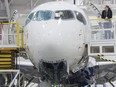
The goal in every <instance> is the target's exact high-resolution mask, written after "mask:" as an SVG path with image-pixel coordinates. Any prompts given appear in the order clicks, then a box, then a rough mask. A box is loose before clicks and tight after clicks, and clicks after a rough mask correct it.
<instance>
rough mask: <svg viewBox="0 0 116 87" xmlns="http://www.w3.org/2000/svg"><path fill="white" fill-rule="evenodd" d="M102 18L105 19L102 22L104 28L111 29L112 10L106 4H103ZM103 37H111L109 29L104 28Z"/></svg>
mask: <svg viewBox="0 0 116 87" xmlns="http://www.w3.org/2000/svg"><path fill="white" fill-rule="evenodd" d="M101 17H102V18H103V19H105V21H104V23H103V27H104V29H111V28H112V21H111V18H112V10H111V9H110V7H109V6H108V5H106V6H105V9H104V10H103V11H102V16H101ZM105 39H113V36H112V32H111V30H105Z"/></svg>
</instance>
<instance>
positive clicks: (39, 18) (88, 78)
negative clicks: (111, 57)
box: [20, 1, 116, 87]
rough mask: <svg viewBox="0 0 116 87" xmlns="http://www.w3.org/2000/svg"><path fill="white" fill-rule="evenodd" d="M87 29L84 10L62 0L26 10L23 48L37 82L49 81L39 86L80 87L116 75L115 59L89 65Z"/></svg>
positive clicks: (106, 80) (88, 24) (87, 23)
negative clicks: (27, 13)
mask: <svg viewBox="0 0 116 87" xmlns="http://www.w3.org/2000/svg"><path fill="white" fill-rule="evenodd" d="M89 29H90V23H89V19H88V17H87V15H86V14H85V12H84V11H83V10H82V9H80V8H79V7H78V6H75V5H74V4H69V3H67V2H64V1H55V2H47V3H44V4H42V5H40V6H37V7H36V8H34V9H33V10H32V11H31V12H30V14H29V15H28V17H27V20H26V23H25V26H24V39H25V50H26V53H27V54H28V56H29V59H30V60H31V62H32V64H33V65H34V67H35V68H36V69H37V72H38V73H39V77H40V80H41V82H40V84H41V83H42V82H46V83H50V85H49V86H48V84H47V85H46V86H42V85H41V86H40V87H64V86H63V84H65V85H66V87H68V86H69V87H70V85H76V86H78V87H81V86H86V85H91V84H93V83H94V82H95V80H98V82H101V83H105V82H108V81H109V80H108V79H110V78H111V77H109V76H111V75H112V76H115V75H116V74H115V72H116V67H115V66H116V64H115V63H110V64H102V65H93V66H91V67H89V57H88V55H87V44H88V39H87V38H88V35H87V34H86V33H87V31H88V30H89ZM23 65H24V64H23ZM22 67H23V68H24V66H22ZM106 67H107V69H106ZM20 68H21V67H20ZM28 68H29V66H28ZM23 71H24V69H23V70H22V72H23ZM30 71H33V70H30ZM98 72H99V73H98ZM104 72H105V73H104ZM108 72H112V73H111V74H110V73H108ZM26 73H27V72H26ZM107 73H108V74H107ZM101 74H102V75H101ZM33 75H34V74H33ZM99 75H100V77H97V76H99ZM105 76H107V77H108V78H107V77H105ZM105 78H107V79H105ZM99 79H101V80H102V81H100V80H99ZM115 79H116V77H114V78H113V79H111V80H115ZM71 87H74V86H71Z"/></svg>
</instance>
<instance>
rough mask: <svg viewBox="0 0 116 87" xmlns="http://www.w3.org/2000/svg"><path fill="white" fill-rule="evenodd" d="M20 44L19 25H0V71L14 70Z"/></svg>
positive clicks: (21, 45)
mask: <svg viewBox="0 0 116 87" xmlns="http://www.w3.org/2000/svg"><path fill="white" fill-rule="evenodd" d="M22 43H23V41H22V34H21V33H20V25H19V23H14V22H12V23H0V69H16V64H17V61H16V57H17V53H18V52H19V49H20V48H22V47H23V44H22Z"/></svg>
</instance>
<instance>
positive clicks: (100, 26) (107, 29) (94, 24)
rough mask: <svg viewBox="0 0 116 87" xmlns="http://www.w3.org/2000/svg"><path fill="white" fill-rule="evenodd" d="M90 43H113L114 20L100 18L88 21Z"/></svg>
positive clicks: (115, 26)
mask: <svg viewBox="0 0 116 87" xmlns="http://www.w3.org/2000/svg"><path fill="white" fill-rule="evenodd" d="M90 22H91V31H90V32H91V35H90V38H91V42H104V41H108V42H109V40H111V41H115V34H116V33H115V29H116V20H115V19H111V20H104V19H100V18H95V19H90Z"/></svg>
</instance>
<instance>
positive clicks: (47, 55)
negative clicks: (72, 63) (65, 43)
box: [41, 45, 63, 62]
mask: <svg viewBox="0 0 116 87" xmlns="http://www.w3.org/2000/svg"><path fill="white" fill-rule="evenodd" d="M41 55H42V58H44V59H45V60H48V59H51V60H50V61H52V62H53V61H58V60H61V58H62V59H63V57H61V56H62V53H61V52H60V50H59V49H58V47H55V46H52V45H47V46H45V47H44V49H43V50H42V51H41Z"/></svg>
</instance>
